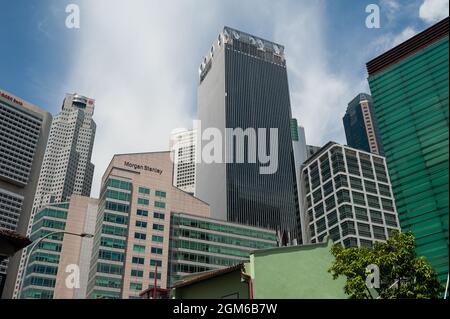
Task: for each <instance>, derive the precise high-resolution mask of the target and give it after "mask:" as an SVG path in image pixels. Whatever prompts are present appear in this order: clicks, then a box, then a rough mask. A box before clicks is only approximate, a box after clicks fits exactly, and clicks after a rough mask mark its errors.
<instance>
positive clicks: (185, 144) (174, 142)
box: [170, 130, 197, 194]
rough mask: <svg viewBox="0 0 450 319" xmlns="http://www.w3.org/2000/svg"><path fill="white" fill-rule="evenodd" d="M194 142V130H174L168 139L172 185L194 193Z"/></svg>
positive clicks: (195, 137)
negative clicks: (170, 153) (171, 163)
mask: <svg viewBox="0 0 450 319" xmlns="http://www.w3.org/2000/svg"><path fill="white" fill-rule="evenodd" d="M196 142H197V133H196V131H195V130H191V131H180V132H175V133H173V134H172V136H171V139H170V150H171V151H172V152H173V153H172V156H173V165H174V168H173V185H174V186H175V187H178V188H179V189H181V190H183V191H185V192H187V193H190V194H194V193H195V166H196V148H195V145H196Z"/></svg>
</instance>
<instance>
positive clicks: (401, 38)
mask: <svg viewBox="0 0 450 319" xmlns="http://www.w3.org/2000/svg"><path fill="white" fill-rule="evenodd" d="M416 34H417V31H416V30H415V29H414V28H412V27H406V28H405V29H404V30H403V31H402V32H401V33H400V34H397V35H396V36H395V37H394V38H393V40H392V46H393V47H395V46H397V45H399V44H400V43H403V42H405V41H406V40H408V39H410V38H412V37H413V36H415V35H416Z"/></svg>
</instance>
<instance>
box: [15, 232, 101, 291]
mask: <svg viewBox="0 0 450 319" xmlns="http://www.w3.org/2000/svg"><path fill="white" fill-rule="evenodd" d="M57 234H64V235H71V236H78V237H81V238H93V237H94V236H93V235H91V234H87V233H81V234H77V233H72V232H67V231H63V230H59V231H54V232H51V233H48V234H47V235H45V236H43V237H41V238H39V239H38V240H36V241H35V242H34V243H33V245H32V246H31V248H30V250H29V252H28V253H27V258H26V259H25V265H24V270H23V277H22V280H21V282H20V290H19V299H20V298H21V296H22V289H23V285H24V282H25V277H26V275H27V268H28V261H29V259H30V256H31V253H32V252H33V249H34V248H36V246H37V245H38V244H39V243H41V242H42V241H43V240H44V239H47V238H49V237H51V236H53V235H57Z"/></svg>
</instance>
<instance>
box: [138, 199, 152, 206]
mask: <svg viewBox="0 0 450 319" xmlns="http://www.w3.org/2000/svg"><path fill="white" fill-rule="evenodd" d="M149 204H150V201H149V200H148V199H145V198H138V205H142V206H148V205H149Z"/></svg>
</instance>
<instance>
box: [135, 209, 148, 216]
mask: <svg viewBox="0 0 450 319" xmlns="http://www.w3.org/2000/svg"><path fill="white" fill-rule="evenodd" d="M136 214H137V215H138V216H143V217H147V216H148V211H146V210H142V209H138V210H137V212H136Z"/></svg>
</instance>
